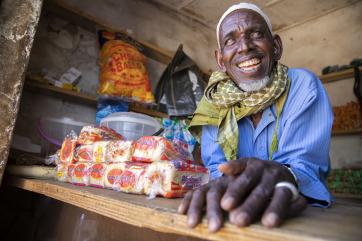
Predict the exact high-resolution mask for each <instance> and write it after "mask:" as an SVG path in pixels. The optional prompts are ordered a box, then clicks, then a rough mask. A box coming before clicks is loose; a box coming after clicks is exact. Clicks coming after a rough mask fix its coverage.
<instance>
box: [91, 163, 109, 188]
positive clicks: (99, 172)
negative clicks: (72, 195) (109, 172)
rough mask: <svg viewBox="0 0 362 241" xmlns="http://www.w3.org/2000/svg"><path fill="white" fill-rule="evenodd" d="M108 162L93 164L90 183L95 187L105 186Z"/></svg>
mask: <svg viewBox="0 0 362 241" xmlns="http://www.w3.org/2000/svg"><path fill="white" fill-rule="evenodd" d="M106 168H107V164H105V163H95V164H91V165H90V168H89V185H90V186H93V187H100V188H104V177H105V172H106Z"/></svg>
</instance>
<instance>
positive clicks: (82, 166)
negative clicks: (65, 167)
mask: <svg viewBox="0 0 362 241" xmlns="http://www.w3.org/2000/svg"><path fill="white" fill-rule="evenodd" d="M89 167H90V164H88V163H77V164H75V166H74V169H73V175H72V181H71V183H73V184H76V185H80V186H88V185H89Z"/></svg>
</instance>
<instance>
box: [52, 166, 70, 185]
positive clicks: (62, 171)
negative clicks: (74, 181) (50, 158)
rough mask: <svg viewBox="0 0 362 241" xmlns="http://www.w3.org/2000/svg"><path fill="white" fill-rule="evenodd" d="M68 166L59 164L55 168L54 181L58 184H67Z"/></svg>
mask: <svg viewBox="0 0 362 241" xmlns="http://www.w3.org/2000/svg"><path fill="white" fill-rule="evenodd" d="M67 171H68V166H67V164H64V163H59V164H58V165H57V166H56V167H55V179H56V180H58V181H60V182H67V181H68V176H67V174H68V172H67Z"/></svg>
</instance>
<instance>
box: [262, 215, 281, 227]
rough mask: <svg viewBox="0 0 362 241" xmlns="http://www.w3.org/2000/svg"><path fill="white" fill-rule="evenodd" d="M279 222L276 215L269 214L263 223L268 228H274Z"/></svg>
mask: <svg viewBox="0 0 362 241" xmlns="http://www.w3.org/2000/svg"><path fill="white" fill-rule="evenodd" d="M278 220H279V217H278V215H277V214H276V213H269V214H267V215H266V217H265V218H263V220H262V222H263V224H264V225H265V226H267V227H274V226H275V225H277V222H278Z"/></svg>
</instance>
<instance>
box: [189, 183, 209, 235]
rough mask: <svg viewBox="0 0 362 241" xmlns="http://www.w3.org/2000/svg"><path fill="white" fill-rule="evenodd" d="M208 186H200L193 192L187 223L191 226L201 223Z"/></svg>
mask: <svg viewBox="0 0 362 241" xmlns="http://www.w3.org/2000/svg"><path fill="white" fill-rule="evenodd" d="M206 191H207V189H206V188H200V189H197V190H195V191H194V192H193V194H192V198H191V202H190V205H189V208H188V211H187V225H188V226H189V227H190V228H193V227H195V226H196V225H197V224H199V223H200V221H201V217H202V212H203V208H204V206H205V201H206Z"/></svg>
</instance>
